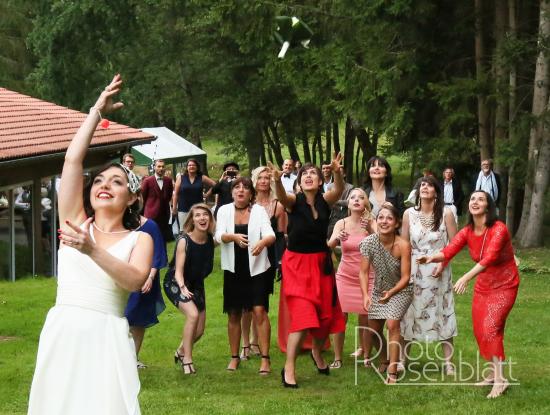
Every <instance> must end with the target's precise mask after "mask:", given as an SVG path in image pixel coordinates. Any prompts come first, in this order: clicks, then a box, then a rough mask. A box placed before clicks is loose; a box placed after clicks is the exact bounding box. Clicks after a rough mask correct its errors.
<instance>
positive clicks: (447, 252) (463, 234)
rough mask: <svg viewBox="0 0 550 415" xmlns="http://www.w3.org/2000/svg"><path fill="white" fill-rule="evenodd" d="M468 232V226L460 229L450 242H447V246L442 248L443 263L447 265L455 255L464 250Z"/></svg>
mask: <svg viewBox="0 0 550 415" xmlns="http://www.w3.org/2000/svg"><path fill="white" fill-rule="evenodd" d="M468 232H469V227H468V226H466V227H464V228H462V230H461V231H460V232H458V233H457V234H456V235H455V237H454V238H453V239H452V241H451V242H449V245H447V246H446V247H445V248H443V250H442V251H441V253H442V254H443V255H444V256H445V263H448V262H449V261H450V260H451V259H453V257H454V256H455V255H456V254H458V253H459V252H460V250H461V249H462V248H464V246H465V245H466V243H467V242H468Z"/></svg>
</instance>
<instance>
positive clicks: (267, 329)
mask: <svg viewBox="0 0 550 415" xmlns="http://www.w3.org/2000/svg"><path fill="white" fill-rule="evenodd" d="M252 313H253V317H254V323H255V325H256V327H258V339H259V343H258V344H259V345H260V353H261V355H262V356H269V344H270V343H271V323H270V322H269V316H268V315H267V312H266V311H265V307H263V306H254V308H253V311H252ZM260 371H262V372H263V373H268V372H270V371H271V364H270V362H269V359H268V358H262V359H261V364H260Z"/></svg>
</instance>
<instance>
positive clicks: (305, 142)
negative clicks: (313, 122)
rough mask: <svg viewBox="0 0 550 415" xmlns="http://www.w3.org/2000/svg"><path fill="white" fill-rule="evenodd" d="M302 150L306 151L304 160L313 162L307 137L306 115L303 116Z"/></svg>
mask: <svg viewBox="0 0 550 415" xmlns="http://www.w3.org/2000/svg"><path fill="white" fill-rule="evenodd" d="M302 148H303V150H304V159H305V160H308V161H309V160H311V153H310V152H309V140H308V137H307V117H306V115H305V114H303V117H302ZM314 151H315V150H314ZM293 159H294V161H296V160H298V158H293Z"/></svg>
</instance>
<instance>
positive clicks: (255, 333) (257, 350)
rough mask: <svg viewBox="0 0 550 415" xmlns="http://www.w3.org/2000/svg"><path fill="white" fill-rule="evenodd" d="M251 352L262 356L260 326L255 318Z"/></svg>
mask: <svg viewBox="0 0 550 415" xmlns="http://www.w3.org/2000/svg"><path fill="white" fill-rule="evenodd" d="M250 353H252V354H253V355H255V356H260V355H261V352H260V344H259V342H258V326H257V325H256V322H255V321H254V319H252V337H251V338H250Z"/></svg>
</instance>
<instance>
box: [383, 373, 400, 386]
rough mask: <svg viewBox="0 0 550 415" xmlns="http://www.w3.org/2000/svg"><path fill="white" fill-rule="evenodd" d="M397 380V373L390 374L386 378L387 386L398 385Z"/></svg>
mask: <svg viewBox="0 0 550 415" xmlns="http://www.w3.org/2000/svg"><path fill="white" fill-rule="evenodd" d="M397 378H398V373H397V372H393V373H390V372H388V376H387V377H386V380H385V382H384V383H385V384H386V385H394V384H396V383H397Z"/></svg>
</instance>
